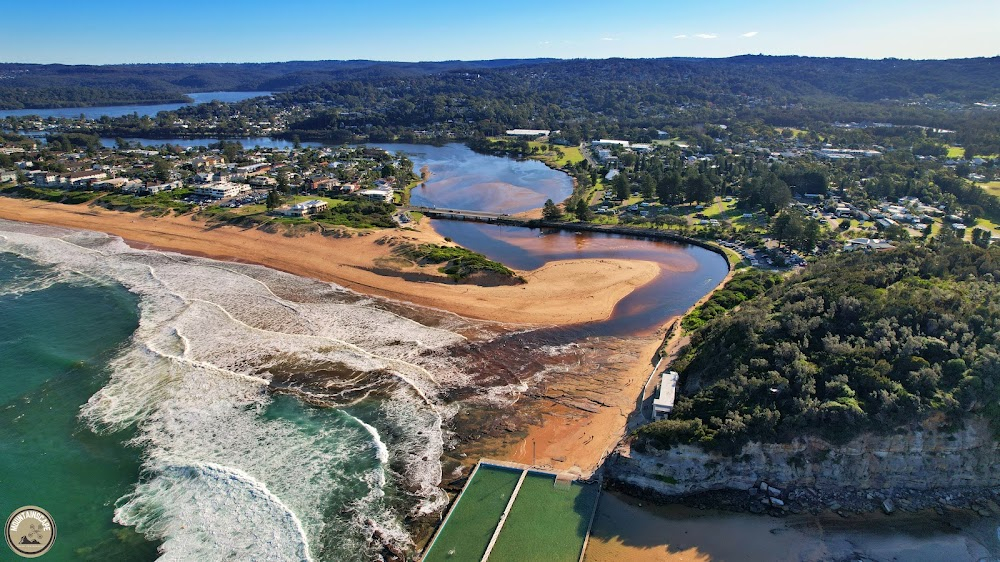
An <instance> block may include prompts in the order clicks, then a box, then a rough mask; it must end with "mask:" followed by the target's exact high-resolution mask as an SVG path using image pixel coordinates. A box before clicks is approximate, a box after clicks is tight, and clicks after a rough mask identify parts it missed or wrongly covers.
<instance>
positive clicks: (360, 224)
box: [311, 197, 396, 228]
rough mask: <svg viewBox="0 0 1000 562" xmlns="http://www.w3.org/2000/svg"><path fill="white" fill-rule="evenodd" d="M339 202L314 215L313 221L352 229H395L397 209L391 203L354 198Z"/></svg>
mask: <svg viewBox="0 0 1000 562" xmlns="http://www.w3.org/2000/svg"><path fill="white" fill-rule="evenodd" d="M338 201H339V204H338V205H331V206H330V207H329V208H328V209H326V210H325V211H322V212H319V213H316V214H314V215H312V216H311V218H312V220H314V221H316V222H319V223H323V224H331V225H340V226H349V227H352V228H393V227H395V226H396V222H395V221H393V220H392V215H393V213H395V212H396V207H395V206H394V205H392V204H390V203H384V202H381V201H366V200H364V199H357V198H353V197H352V198H346V199H341V200H338Z"/></svg>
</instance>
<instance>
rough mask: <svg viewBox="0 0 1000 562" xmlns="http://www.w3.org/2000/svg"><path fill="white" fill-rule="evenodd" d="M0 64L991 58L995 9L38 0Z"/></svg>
mask: <svg viewBox="0 0 1000 562" xmlns="http://www.w3.org/2000/svg"><path fill="white" fill-rule="evenodd" d="M3 13H4V18H3V19H4V21H5V25H4V26H3V28H4V29H3V32H2V33H3V40H2V45H3V46H2V48H0V61H3V62H36V63H51V62H60V63H68V64H110V63H142V62H261V61H286V60H320V59H374V60H399V61H416V60H452V59H463V60H473V59H495V58H534V57H556V58H607V57H674V56H698V57H725V56H732V55H739V54H747V53H751V54H757V53H763V54H772V55H803V56H847V57H862V58H885V57H898V58H937V59H941V58H958V57H977V56H996V55H1000V0H950V1H947V2H945V1H942V0H935V1H933V2H931V1H926V0H910V1H903V0H866V1H855V0H839V1H827V0H798V1H787V0H741V1H736V0H716V1H711V0H708V1H699V0H687V1H684V2H675V1H673V0H647V1H639V0H603V1H593V0H575V1H572V2H564V1H558V0H532V1H523V0H506V1H502V2H500V1H485V0H465V1H452V0H440V1H437V0H426V1H423V2H414V1H403V0H396V1H392V0H363V1H362V0H354V1H351V2H344V1H341V0H286V1H285V2H275V1H274V0H269V1H267V2H264V1H261V0H241V1H232V2H218V1H212V0H202V1H197V2H196V1H191V0H171V1H167V2H155V1H154V2H146V1H142V0H129V1H123V0H91V1H90V2H83V1H80V0H73V1H69V0H37V1H35V2H16V3H13V2H12V3H10V4H8V5H6V6H4V8H3Z"/></svg>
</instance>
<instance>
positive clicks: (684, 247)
mask: <svg viewBox="0 0 1000 562" xmlns="http://www.w3.org/2000/svg"><path fill="white" fill-rule="evenodd" d="M433 225H434V229H435V230H436V231H437V232H438V233H439V234H441V235H442V236H446V237H448V238H451V239H452V240H453V241H454V242H455V243H457V244H459V245H460V246H464V247H466V248H468V249H470V250H473V251H475V252H479V253H481V254H484V255H485V256H486V257H488V258H490V259H492V260H496V261H499V262H502V263H504V264H506V265H508V266H510V267H514V268H516V269H521V270H532V269H537V268H539V267H542V266H544V265H546V264H548V263H551V262H554V261H559V260H571V259H572V260H577V259H593V260H599V259H625V260H641V261H649V262H653V263H655V264H656V265H657V266H658V267H659V270H660V272H659V274H658V275H657V276H656V277H655V278H654V279H653V280H652V281H650V282H649V283H647V284H645V285H643V286H641V287H638V288H637V289H635V290H634V291H632V292H631V293H630V294H629V295H628V296H626V297H625V298H624V299H622V300H621V301H619V302H618V304H617V305H616V306H615V308H614V311H613V312H612V314H611V317H610V318H608V319H607V320H604V321H600V322H590V323H586V324H579V325H575V326H569V327H562V328H558V329H553V332H556V333H562V334H565V337H566V338H569V339H576V338H580V337H592V336H611V337H627V336H636V335H649V334H651V333H653V332H655V331H656V330H658V329H659V328H661V327H663V326H664V325H665V324H666V323H667V322H668V321H669V320H670V319H671V318H673V317H676V316H678V315H680V314H683V313H684V312H685V311H686V310H687V309H688V308H690V307H691V306H692V305H693V304H694V303H696V302H697V301H698V300H699V299H700V298H701V297H702V296H704V295H705V294H707V293H708V292H709V291H711V290H712V289H714V288H715V287H716V286H717V285H718V284H719V283H720V282H722V280H723V279H724V278H725V277H726V275H727V274H728V272H729V266H728V264H727V263H726V261H725V260H724V259H723V258H722V257H721V256H719V255H718V254H717V253H715V252H712V251H711V250H707V249H705V248H701V247H698V246H692V245H688V244H680V243H677V242H671V241H664V240H652V239H648V238H644V237H640V236H626V235H622V234H604V233H594V232H567V231H561V230H554V229H532V228H522V227H515V226H500V225H494V224H483V223H473V222H462V221H447V220H436V221H434V223H433Z"/></svg>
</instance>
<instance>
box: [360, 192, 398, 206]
mask: <svg viewBox="0 0 1000 562" xmlns="http://www.w3.org/2000/svg"><path fill="white" fill-rule="evenodd" d="M358 195H359V196H361V197H364V198H365V199H368V200H371V201H385V202H386V203H391V202H392V190H391V189H363V190H361V191H359V192H358Z"/></svg>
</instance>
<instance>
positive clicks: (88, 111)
mask: <svg viewBox="0 0 1000 562" xmlns="http://www.w3.org/2000/svg"><path fill="white" fill-rule="evenodd" d="M187 95H188V96H190V97H191V98H192V99H194V102H193V103H164V104H156V105H109V106H105V107H60V108H56V109H8V110H3V111H0V119H3V118H4V117H25V116H28V115H38V116H39V117H43V118H45V117H69V118H72V117H79V116H80V115H81V114H82V115H83V116H84V117H86V118H87V119H99V118H101V117H104V116H108V117H122V116H125V115H132V114H133V113H138V114H139V116H140V117H141V116H144V115H149V116H152V115H156V114H157V113H159V112H161V111H175V110H177V109H180V108H182V107H185V106H188V105H198V104H201V103H208V102H212V101H221V102H236V101H243V100H245V99H250V98H256V97H260V96H269V95H271V92H197V93H191V94H187Z"/></svg>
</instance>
